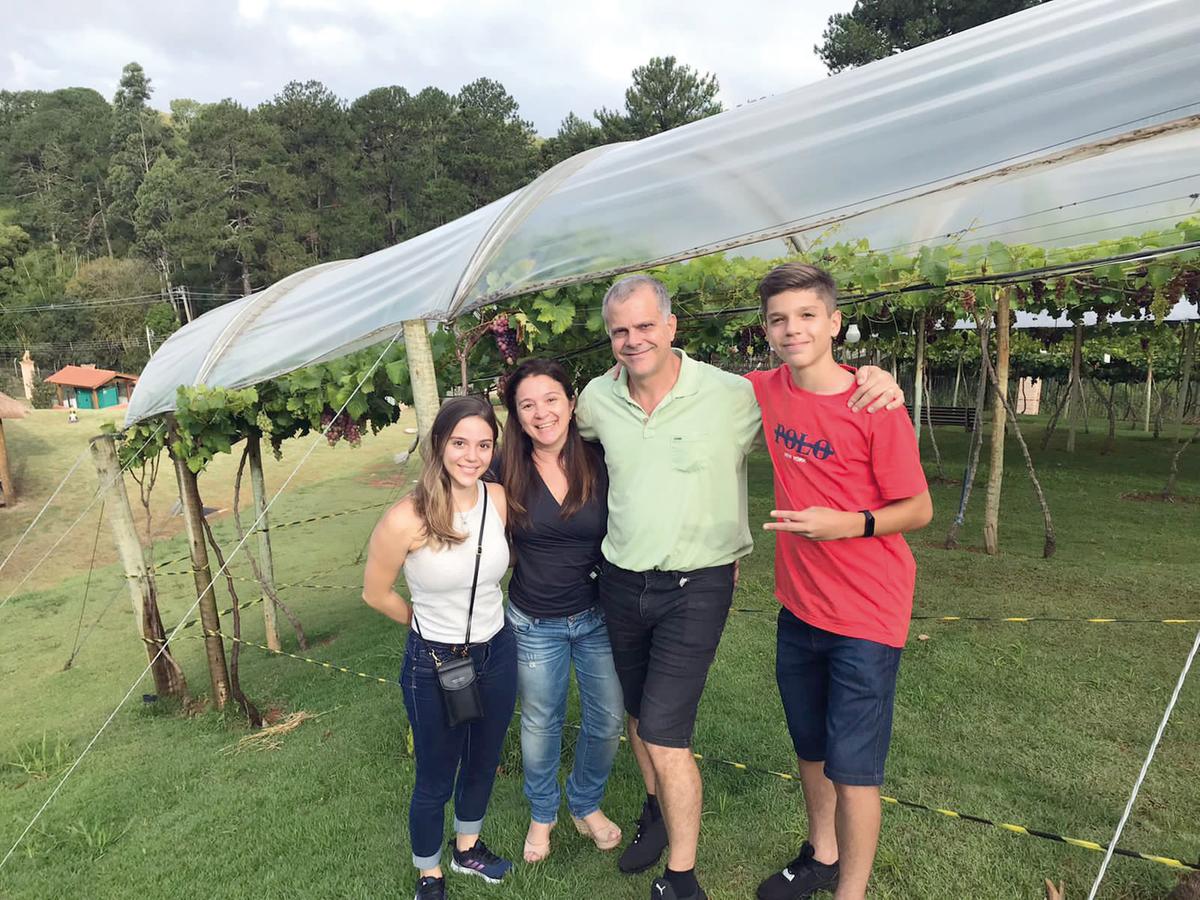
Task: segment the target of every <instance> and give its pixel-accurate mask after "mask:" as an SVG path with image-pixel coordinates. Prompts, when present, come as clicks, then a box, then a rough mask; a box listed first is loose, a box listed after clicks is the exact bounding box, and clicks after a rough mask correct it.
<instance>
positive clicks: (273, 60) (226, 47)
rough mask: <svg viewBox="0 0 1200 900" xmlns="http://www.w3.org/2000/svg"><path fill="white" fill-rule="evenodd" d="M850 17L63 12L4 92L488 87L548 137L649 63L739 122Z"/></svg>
mask: <svg viewBox="0 0 1200 900" xmlns="http://www.w3.org/2000/svg"><path fill="white" fill-rule="evenodd" d="M852 5H853V0H808V2H806V3H792V4H780V3H778V2H777V0H739V2H738V4H737V8H736V10H735V11H734V12H733V13H731V11H730V8H729V7H728V6H727V5H717V4H714V3H699V4H692V5H691V6H689V7H688V8H687V10H686V12H684V13H681V11H680V7H679V4H678V3H677V2H668V0H608V2H606V3H579V2H563V0H474V2H472V4H470V5H469V6H467V5H464V4H451V3H446V2H438V0H209V2H207V3H204V4H198V3H178V4H175V3H171V4H164V3H162V2H161V0H120V2H117V0H55V2H54V3H53V4H49V3H41V4H37V3H30V4H26V5H25V7H24V8H23V9H22V14H21V16H19V17H15V18H11V17H10V19H9V21H8V22H6V28H5V29H3V31H0V87H8V88H14V87H15V88H20V87H29V88H49V89H53V88H58V87H66V86H68V85H81V86H85V87H92V88H95V89H96V90H98V91H100V93H102V94H103V95H105V96H107V97H111V96H112V94H113V92H114V91H115V90H116V85H117V81H118V79H119V78H120V73H121V67H122V66H124V65H125V64H126V63H128V62H130V61H132V60H137V61H138V62H140V63H141V64H142V66H143V67H144V68H145V69H146V73H147V74H148V75H149V76H150V78H151V81H152V83H153V85H154V87H155V88H156V92H155V94H154V97H153V101H152V102H153V103H154V104H155V105H156V106H158V107H160V108H163V109H165V108H167V106H168V104H169V102H170V100H171V99H172V98H174V97H190V98H194V99H196V100H200V101H203V102H209V101H215V100H220V99H222V98H224V97H233V98H234V99H236V100H238V101H239V102H241V103H243V104H246V105H249V106H254V105H256V104H258V103H260V102H262V101H264V100H269V99H270V98H271V97H272V96H273V95H274V94H275V93H276V92H278V91H279V90H280V89H281V88H282V87H283V85H285V84H286V83H287V82H289V81H292V80H300V81H304V80H308V79H316V80H319V81H323V82H324V83H325V84H326V85H327V86H328V87H329V88H330V89H331V90H333V91H334V92H335V93H337V94H339V95H340V96H342V97H344V98H345V99H346V100H347V101H352V100H354V99H355V98H357V97H359V96H361V95H362V94H365V93H366V92H367V91H369V90H371V89H372V88H375V87H379V86H382V85H389V84H399V85H402V86H404V87H405V88H407V89H408V90H410V91H414V92H415V91H419V90H420V89H421V88H423V87H426V86H430V85H432V86H435V87H439V88H441V89H443V90H445V91H449V92H455V91H457V90H458V89H459V88H460V87H462V85H464V84H466V83H468V82H470V81H473V80H474V79H476V78H480V77H485V76H486V77H489V78H495V79H497V80H498V81H500V82H502V83H503V84H504V86H505V87H506V88H507V89H508V91H509V93H511V94H512V95H513V96H514V97H515V98H516V99H517V101H518V102H519V103H520V106H521V115H522V116H523V117H525V118H527V119H530V120H532V121H533V122H534V125H535V126H536V128H537V129H538V131H539V132H540V133H541V134H543V135H550V134H553V133H554V132H555V131H556V130H557V128H558V124H559V122H560V121H562V119H563V117H565V116H566V115H567V113H568V112H572V111H573V112H575V113H576V114H578V115H581V116H584V117H587V116H590V115H591V113H592V111H593V110H595V109H596V108H598V107H601V106H607V107H610V108H619V107H621V106H622V105H623V103H624V91H625V88H626V87H627V86H628V84H629V75H630V71H631V70H632V69H633V68H634V67H635V66H638V65H641V64H643V63H645V62H646V61H647V60H648V59H649V58H650V57H651V56H666V55H674V56H676V57H677V58H678V59H679V60H680V61H681V62H683V63H686V64H688V65H690V66H692V67H694V68H696V69H698V70H700V71H702V72H713V73H715V74H716V75H717V76H718V78H719V80H720V84H721V95H720V96H721V100H722V102H723V103H724V104H725V105H726V106H727V107H731V106H736V105H738V104H739V103H743V102H746V101H747V100H751V99H755V98H758V97H761V96H764V95H767V94H777V93H782V92H783V91H786V90H790V89H791V88H794V87H797V86H799V85H801V84H804V83H806V82H810V81H813V80H816V79H819V78H822V77H824V69H823V67H822V66H821V65H820V63H819V62H818V61H817V60H816V59H815V57H814V56H813V54H812V45H813V44H814V43H816V42H818V41H819V40H820V35H821V30H822V29H823V27H824V25H825V21H826V19H827V18H828V16H829V15H830V14H831V13H833V12H839V11H844V10H847V9H849V8H850V7H851V6H852ZM231 26H232V27H231ZM5 63H7V65H5ZM5 69H7V70H8V71H7V72H5Z"/></svg>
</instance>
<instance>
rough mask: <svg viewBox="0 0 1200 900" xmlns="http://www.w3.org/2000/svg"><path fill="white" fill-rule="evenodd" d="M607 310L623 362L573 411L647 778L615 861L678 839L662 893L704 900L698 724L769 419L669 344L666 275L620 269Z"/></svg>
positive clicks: (857, 403) (620, 666) (860, 399)
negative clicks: (587, 452)
mask: <svg viewBox="0 0 1200 900" xmlns="http://www.w3.org/2000/svg"><path fill="white" fill-rule="evenodd" d="M603 314H604V321H605V324H606V325H607V328H608V334H609V338H610V340H611V341H612V349H613V356H614V357H616V360H617V362H618V364H620V366H621V372H620V374H619V375H618V377H617V378H616V379H613V378H612V377H611V376H609V375H602V376H600V377H599V378H595V379H593V380H592V381H591V383H589V384H588V386H587V387H586V388H584V390H583V391H582V392H581V393H580V394H579V400H578V404H577V406H576V411H575V416H576V421H577V424H578V426H579V430H580V433H581V434H582V435H583V436H584V437H585V438H587V439H588V440H599V441H600V442H601V444H603V446H604V453H605V460H606V463H607V466H608V474H609V491H608V534H607V536H606V537H605V539H604V544H603V547H602V550H603V554H604V564H603V569H602V576H601V579H600V605H601V606H602V608H603V609H604V612H605V615H606V618H607V620H608V631H609V639H610V642H611V644H612V651H613V661H614V663H615V665H616V669H617V676H618V677H619V679H620V681H621V690H622V693H623V694H624V700H625V710H626V712H627V713H628V715H629V742H630V745H631V746H632V747H633V752H634V755H635V756H636V758H637V762H638V767H639V768H640V769H641V772H642V779H643V780H644V781H645V783H646V803H645V806H644V807H643V809H642V815H641V817H640V819H639V821H638V826H637V836H636V837H635V838H634V840H633V842H632V843H631V844H630V845H629V846H628V847H627V848H626V849H625V852H624V853H623V854H622V855H621V858H620V860H619V861H618V865H619V867H620V869H621V871H623V872H626V873H633V872H641V871H645V870H646V869H648V868H650V867H651V866H653V865H654V864H655V863H656V862H657V861H658V860H659V858H660V857H661V855H662V851H663V850H664V849H665V848H666V846H667V845H668V844H669V845H670V848H671V852H670V855H669V857H668V859H667V868H666V871H665V872H664V873H663V876H662V877H661V878H658V879H656V880H655V881H654V884H653V886H652V887H651V892H650V896H651V898H652V900H706V897H707V895H706V894H705V893H704V891H703V889H701V887H700V885H699V884H698V883H697V882H696V877H695V865H696V844H697V841H698V839H699V835H700V809H701V800H702V785H701V781H700V772H699V770H698V769H697V768H696V762H695V759H694V758H693V757H692V753H691V741H692V731H693V728H694V726H695V722H696V710H697V707H698V706H699V703H700V695H701V694H702V693H703V691H704V682H705V680H706V679H707V677H708V669H709V667H710V666H711V665H712V661H713V657H714V655H715V654H716V650H717V644H718V643H720V640H721V633H722V631H723V630H724V628H725V619H726V617H727V616H728V614H729V607H730V604H731V602H732V600H733V588H734V582H735V577H736V576H735V563H736V561H737V560H738V559H739V558H741V557H742V556H744V555H746V554H747V553H749V552H750V550H751V549H752V541H751V538H750V524H749V519H748V516H747V511H746V456H747V454H748V453H749V452H750V448H751V447H752V446H753V444H754V442H755V440H756V439H757V437H758V435H759V434H760V433H761V431H762V418H761V415H760V412H759V408H758V403H757V401H756V400H755V397H754V388H753V387H752V385H751V384H750V382H749V381H747V380H746V379H745V378H742V377H741V376H738V375H733V374H730V373H728V372H723V371H722V370H720V369H718V368H715V367H714V366H710V365H707V364H705V363H702V362H698V361H696V360H693V359H691V358H690V357H688V355H687V354H686V353H684V352H683V351H682V350H673V349H672V348H671V342H672V340H674V338H675V326H676V321H675V316H673V315H672V314H671V301H670V297H669V296H668V295H667V291H666V288H665V287H663V285H662V284H661V283H660V282H659V281H657V280H655V279H653V278H650V277H648V276H645V275H633V276H630V277H628V278H623V279H621V280H620V281H618V282H616V283H615V284H614V285H613V286H612V287H611V288H610V289H609V291H608V293H607V294H606V295H605V297H604V307H603ZM858 378H859V383H860V385H861V388H860V390H859V392H858V393H856V394H855V395H854V397H852V398H851V405H852V406H853V407H854V408H856V409H857V408H862V407H864V406H867V405H868V404H871V406H869V407H868V408H869V409H870V410H871V411H873V410H874V408H877V407H878V408H882V407H883V405H884V404H888V405H889V408H890V407H893V406H897V405H899V404H901V403H903V402H904V398H903V395H902V394H901V393H900V390H899V388H898V387H897V386H896V382H895V380H894V379H893V378H892V377H891V376H890V375H888V374H887V373H886V372H883V371H882V370H881V369H877V368H874V367H870V366H867V367H863V368H862V369H860V370H859V374H858ZM660 804H661V807H660Z"/></svg>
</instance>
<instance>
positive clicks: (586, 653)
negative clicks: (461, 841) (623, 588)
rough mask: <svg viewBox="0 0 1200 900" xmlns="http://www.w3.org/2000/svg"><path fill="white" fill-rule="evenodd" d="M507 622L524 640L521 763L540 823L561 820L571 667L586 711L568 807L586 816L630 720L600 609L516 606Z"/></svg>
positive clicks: (520, 650) (600, 794)
mask: <svg viewBox="0 0 1200 900" xmlns="http://www.w3.org/2000/svg"><path fill="white" fill-rule="evenodd" d="M507 616H508V622H509V626H510V627H511V628H512V631H513V634H514V635H515V636H516V639H517V688H518V691H519V693H520V697H521V764H522V767H523V768H524V769H525V796H526V798H527V799H528V800H529V806H530V810H531V813H532V816H533V820H534V821H535V822H541V823H543V824H547V825H548V824H551V823H552V822H554V821H555V820H556V819H557V817H558V805H559V799H560V796H561V795H560V792H559V787H558V766H559V761H560V758H561V754H562V733H563V725H564V724H565V722H566V715H567V687H568V686H569V685H570V682H571V664H572V663H574V664H575V680H576V682H577V683H578V684H579V705H580V709H581V711H582V719H583V721H582V722H581V729H582V730H581V731H580V734H579V741H578V743H577V744H576V745H575V764H574V766H573V767H572V769H571V774H570V775H569V776H568V777H567V807H568V808H569V809H570V811H571V815H573V816H577V817H579V818H583V817H584V816H587V815H591V814H592V813H594V812H595V811H596V810H598V809H599V808H600V801H601V800H603V799H604V786H605V784H607V782H608V773H609V772H610V771H611V770H612V764H613V759H614V757H616V755H617V746H618V745H619V743H620V740H621V726H622V724H623V722H624V718H625V709H624V704H623V701H622V699H621V685H620V682H618V681H617V672H616V669H615V668H613V660H612V649H611V648H610V647H609V644H608V629H607V626H606V625H605V623H604V614H603V613H602V612H601V611H600V609H599V607H592V608H591V609H588V610H584V611H583V612H581V613H577V614H576V615H573V616H566V617H564V618H546V619H540V618H533V617H531V616H527V615H525V613H523V612H521V610H519V609H517V607H516V606H514V605H513V604H511V603H510V604H509V605H508V612H507Z"/></svg>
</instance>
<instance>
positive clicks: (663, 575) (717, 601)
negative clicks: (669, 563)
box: [600, 560, 733, 747]
mask: <svg viewBox="0 0 1200 900" xmlns="http://www.w3.org/2000/svg"><path fill="white" fill-rule="evenodd" d="M600 572H601V573H600V606H601V608H602V609H603V610H604V614H605V616H606V618H607V620H608V637H609V642H610V643H611V644H612V653H613V662H614V664H615V665H616V669H617V678H618V679H619V680H620V682H621V693H622V694H623V696H624V699H625V711H626V712H627V713H629V715H631V716H633V717H634V718H635V719H637V720H638V736H639V737H641V739H642V740H643V741H646V742H647V743H649V744H657V745H659V746H661V747H690V746H691V744H692V731H693V730H694V728H695V726H696V709H697V708H698V707H699V705H700V695H701V694H702V693H703V692H704V682H705V681H706V680H707V678H708V669H709V667H710V666H711V665H712V661H713V657H714V656H715V655H716V652H717V644H719V643H720V642H721V633H722V632H723V631H724V630H725V620H726V619H727V618H728V617H729V606H730V604H731V603H732V602H733V564H732V563H730V564H729V565H725V566H713V567H711V568H707V569H695V570H693V571H691V572H659V571H650V572H631V571H629V570H628V569H622V568H620V567H619V566H614V565H613V564H612V563H610V562H608V561H607V560H606V561H605V562H604V564H603V566H602V567H601V570H600Z"/></svg>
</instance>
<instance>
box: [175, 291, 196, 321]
mask: <svg viewBox="0 0 1200 900" xmlns="http://www.w3.org/2000/svg"><path fill="white" fill-rule="evenodd" d="M176 290H177V291H179V303H180V306H182V307H183V316H184V318H185V319H187V322H191V321H192V301H191V300H190V299H189V298H188V292H187V288H186V287H185V286H184V285H182V284H181V285H178V286H177V287H176ZM187 322H185V323H184V324H185V325H186V324H187Z"/></svg>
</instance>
